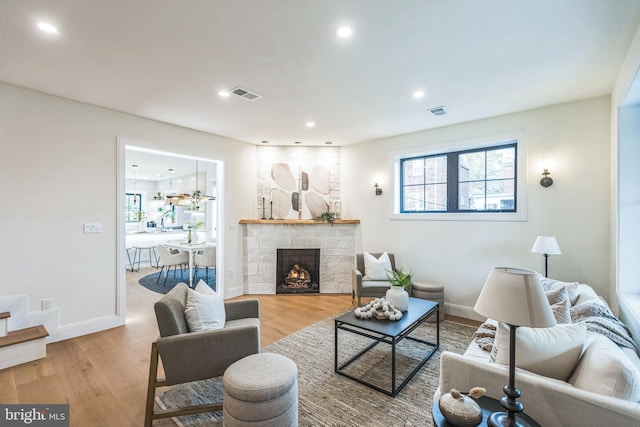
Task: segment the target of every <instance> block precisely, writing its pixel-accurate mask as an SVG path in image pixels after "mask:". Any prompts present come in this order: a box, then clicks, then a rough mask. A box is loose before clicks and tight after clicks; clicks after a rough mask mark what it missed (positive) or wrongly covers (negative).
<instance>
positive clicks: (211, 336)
mask: <svg viewBox="0 0 640 427" xmlns="http://www.w3.org/2000/svg"><path fill="white" fill-rule="evenodd" d="M188 291H189V289H188V287H187V285H185V284H184V283H179V284H178V285H176V286H175V287H174V288H173V289H172V290H171V291H169V292H168V293H167V294H166V295H165V296H164V297H162V298H161V299H160V300H159V301H158V302H156V303H155V305H154V309H155V312H156V320H157V321H158V329H159V330H160V337H159V338H158V339H157V340H156V341H155V342H153V343H152V345H151V362H150V366H149V383H148V387H147V402H146V410H145V421H144V425H145V427H149V426H151V424H152V423H153V420H155V419H160V418H169V417H176V416H181V415H190V414H196V413H201V412H212V411H220V410H221V409H222V402H219V403H213V404H206V405H194V406H188V407H184V408H178V409H171V410H164V411H154V399H155V393H156V388H158V387H166V386H171V385H175V384H181V383H186V382H190V381H197V380H203V379H207V378H215V377H220V376H222V374H224V371H225V370H226V369H227V367H229V365H231V364H232V363H234V362H235V361H237V360H240V359H242V358H243V357H245V356H248V355H250V354H255V353H259V352H260V312H259V304H258V300H257V299H248V300H241V301H231V302H225V304H224V305H225V313H226V322H225V326H224V328H223V329H216V330H208V331H199V332H190V331H189V326H188V325H187V321H186V319H185V316H184V310H185V305H186V302H187V294H188ZM159 358H160V359H161V360H162V367H163V368H164V374H165V378H163V379H159V378H158V359H159Z"/></svg>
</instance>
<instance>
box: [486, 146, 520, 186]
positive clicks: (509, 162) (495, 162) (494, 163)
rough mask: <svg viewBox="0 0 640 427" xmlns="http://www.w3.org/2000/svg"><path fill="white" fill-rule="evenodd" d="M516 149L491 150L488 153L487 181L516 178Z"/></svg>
mask: <svg viewBox="0 0 640 427" xmlns="http://www.w3.org/2000/svg"><path fill="white" fill-rule="evenodd" d="M515 153H516V150H515V148H514V147H509V148H502V149H498V150H491V151H488V152H487V179H502V178H514V177H515Z"/></svg>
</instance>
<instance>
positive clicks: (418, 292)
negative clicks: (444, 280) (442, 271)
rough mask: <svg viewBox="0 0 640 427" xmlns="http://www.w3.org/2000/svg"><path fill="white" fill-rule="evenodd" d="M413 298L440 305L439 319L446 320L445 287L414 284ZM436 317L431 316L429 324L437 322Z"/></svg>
mask: <svg viewBox="0 0 640 427" xmlns="http://www.w3.org/2000/svg"><path fill="white" fill-rule="evenodd" d="M411 296H412V297H415V298H421V299H426V300H429V301H435V302H437V303H439V305H440V307H439V310H440V312H439V317H440V320H444V286H442V285H437V284H435V283H428V282H413V283H412V284H411ZM435 321H436V317H435V316H431V317H430V318H429V319H428V320H427V322H435Z"/></svg>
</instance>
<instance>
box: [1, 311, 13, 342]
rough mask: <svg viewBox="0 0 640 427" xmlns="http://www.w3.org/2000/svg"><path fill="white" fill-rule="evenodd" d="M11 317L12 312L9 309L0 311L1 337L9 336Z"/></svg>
mask: <svg viewBox="0 0 640 427" xmlns="http://www.w3.org/2000/svg"><path fill="white" fill-rule="evenodd" d="M9 317H11V313H9V312H8V311H3V312H2V313H0V338H2V337H6V336H7V331H8V330H9V327H8V324H9V320H8V319H9Z"/></svg>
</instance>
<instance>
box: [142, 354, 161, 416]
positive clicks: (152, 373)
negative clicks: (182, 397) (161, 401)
mask: <svg viewBox="0 0 640 427" xmlns="http://www.w3.org/2000/svg"><path fill="white" fill-rule="evenodd" d="M157 376H158V344H156V343H155V342H154V343H152V344H151V362H149V382H148V384H147V405H146V407H145V411H144V427H151V424H152V423H153V406H154V403H155V398H156V379H157Z"/></svg>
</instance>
